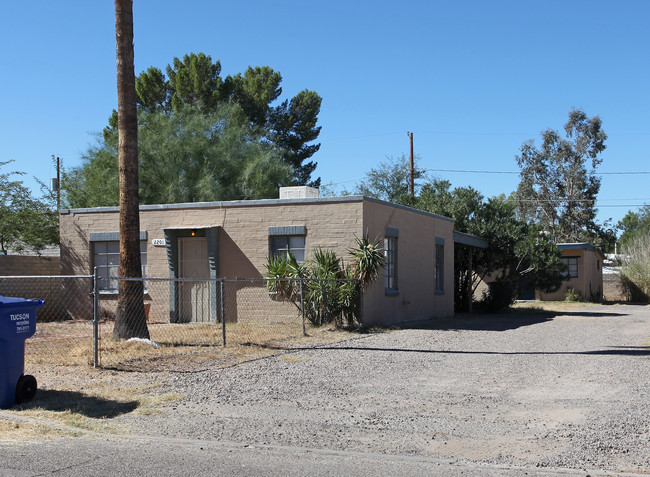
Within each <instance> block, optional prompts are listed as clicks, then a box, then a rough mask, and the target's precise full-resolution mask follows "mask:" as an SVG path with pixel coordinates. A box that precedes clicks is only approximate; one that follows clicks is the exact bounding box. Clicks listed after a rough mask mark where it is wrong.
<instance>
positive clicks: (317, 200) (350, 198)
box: [59, 195, 456, 223]
mask: <svg viewBox="0 0 650 477" xmlns="http://www.w3.org/2000/svg"><path fill="white" fill-rule="evenodd" d="M363 201H367V202H374V203H377V204H382V205H386V206H389V207H394V208H396V209H403V210H409V211H411V212H415V213H417V214H421V215H426V216H428V217H435V218H437V219H441V220H446V221H448V222H452V223H454V222H456V221H455V220H454V219H451V218H449V217H445V216H442V215H438V214H434V213H431V212H426V211H424V210H419V209H414V208H413V207H407V206H405V205H400V204H395V203H393V202H388V201H385V200H380V199H375V198H374V197H368V196H365V195H346V196H342V197H305V198H296V199H256V200H230V201H219V202H183V203H178V204H145V205H140V210H141V211H146V210H178V209H212V208H217V209H219V208H228V207H251V206H280V205H297V204H327V203H336V202H363ZM119 211H120V208H119V207H117V206H111V207H89V208H84V209H61V210H59V214H61V215H66V214H93V213H110V212H119Z"/></svg>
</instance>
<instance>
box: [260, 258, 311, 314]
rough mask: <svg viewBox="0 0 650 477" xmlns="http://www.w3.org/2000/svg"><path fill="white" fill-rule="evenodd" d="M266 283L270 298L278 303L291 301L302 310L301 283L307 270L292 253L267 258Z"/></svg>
mask: <svg viewBox="0 0 650 477" xmlns="http://www.w3.org/2000/svg"><path fill="white" fill-rule="evenodd" d="M264 276H265V277H266V278H271V279H272V280H269V281H267V282H266V288H267V290H268V292H269V296H270V297H271V298H272V299H274V300H278V301H289V302H291V303H293V304H294V305H296V306H297V307H298V308H299V309H300V281H299V280H292V279H296V278H305V277H306V276H307V269H306V267H305V266H304V265H301V264H299V263H298V261H297V260H296V257H294V256H293V254H292V253H289V254H287V255H269V256H268V257H267V258H266V274H265V275H264Z"/></svg>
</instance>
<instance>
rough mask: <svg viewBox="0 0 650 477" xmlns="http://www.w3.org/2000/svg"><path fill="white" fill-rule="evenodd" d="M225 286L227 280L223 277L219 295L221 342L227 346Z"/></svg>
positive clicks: (220, 281)
mask: <svg viewBox="0 0 650 477" xmlns="http://www.w3.org/2000/svg"><path fill="white" fill-rule="evenodd" d="M224 286H225V281H224V279H223V278H222V279H221V280H219V295H220V297H221V298H220V301H221V343H222V344H223V347H224V348H225V347H226V303H225V302H224V297H225V293H224V290H223V289H224Z"/></svg>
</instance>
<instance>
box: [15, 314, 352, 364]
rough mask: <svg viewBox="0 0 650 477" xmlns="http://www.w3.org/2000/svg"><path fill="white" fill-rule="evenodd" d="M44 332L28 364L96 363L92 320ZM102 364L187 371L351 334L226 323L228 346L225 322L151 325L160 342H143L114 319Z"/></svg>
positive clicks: (30, 345) (42, 328) (34, 341)
mask: <svg viewBox="0 0 650 477" xmlns="http://www.w3.org/2000/svg"><path fill="white" fill-rule="evenodd" d="M38 330H39V331H38V334H37V335H35V336H34V337H33V338H31V339H30V340H28V341H27V343H26V347H25V362H26V364H27V365H28V366H32V365H34V366H35V367H38V366H42V365H45V364H47V365H60V366H92V364H93V347H92V324H91V323H88V322H63V323H39V324H38ZM99 332H100V346H99V350H98V351H99V360H100V365H101V366H103V367H108V368H117V369H129V370H141V371H164V370H187V369H194V368H196V367H197V366H204V365H206V364H210V365H214V364H217V365H221V366H230V365H233V364H236V363H239V362H241V361H245V360H248V359H255V358H260V357H264V356H268V355H271V354H273V353H276V352H277V350H278V349H283V348H290V347H293V346H298V345H313V344H318V343H320V342H325V343H329V342H332V341H337V340H341V339H346V338H348V337H350V336H351V333H349V332H345V331H340V330H333V329H330V328H313V327H310V326H308V328H307V336H303V333H302V324H301V323H300V322H292V323H283V322H280V323H273V324H269V323H226V347H223V346H222V342H223V338H222V327H221V324H219V323H217V324H214V323H207V324H203V323H202V324H175V323H173V324H170V323H156V324H151V323H150V324H149V333H150V335H151V340H152V341H153V342H155V343H156V345H157V347H154V346H152V345H151V344H147V343H142V342H127V341H116V340H113V338H112V335H111V333H112V323H102V324H101V326H100V328H99Z"/></svg>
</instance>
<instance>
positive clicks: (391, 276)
mask: <svg viewBox="0 0 650 477" xmlns="http://www.w3.org/2000/svg"><path fill="white" fill-rule="evenodd" d="M398 236H399V231H398V230H397V229H394V228H392V227H386V233H385V237H384V257H385V258H386V266H385V268H384V279H385V283H384V287H385V289H386V292H387V293H396V292H397V290H398V288H397V239H398Z"/></svg>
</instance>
